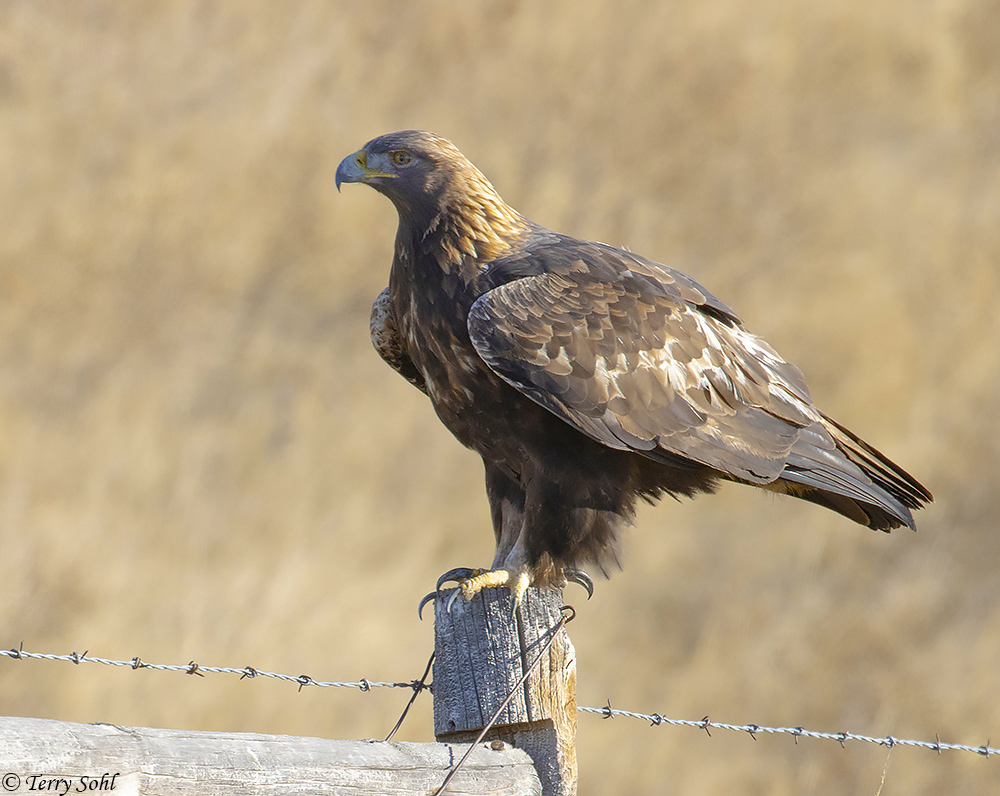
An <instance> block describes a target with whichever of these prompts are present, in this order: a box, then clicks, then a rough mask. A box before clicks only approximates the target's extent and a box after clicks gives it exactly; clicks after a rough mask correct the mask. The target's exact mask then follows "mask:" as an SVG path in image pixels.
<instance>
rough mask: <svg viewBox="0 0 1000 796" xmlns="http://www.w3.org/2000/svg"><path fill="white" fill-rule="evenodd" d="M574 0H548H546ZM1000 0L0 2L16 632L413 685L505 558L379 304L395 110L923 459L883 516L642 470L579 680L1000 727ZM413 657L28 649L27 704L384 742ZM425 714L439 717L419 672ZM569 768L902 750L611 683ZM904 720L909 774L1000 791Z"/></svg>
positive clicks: (995, 735) (3, 491)
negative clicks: (747, 335)
mask: <svg viewBox="0 0 1000 796" xmlns="http://www.w3.org/2000/svg"><path fill="white" fill-rule="evenodd" d="M543 6H544V7H543ZM998 42H1000V4H998V3H997V2H996V1H995V0H991V1H989V2H987V0H939V2H923V1H921V0H918V2H914V0H887V1H886V2H882V3H871V2H863V1H862V0H847V1H846V2H840V3H815V2H811V0H792V1H791V2H789V0H760V1H759V2H755V3H736V2H700V3H695V2H691V3H684V4H681V3H678V2H665V3H659V2H643V3H639V2H628V1H627V0H618V2H614V3H607V4H603V3H600V2H597V0H579V1H577V2H569V1H568V0H566V1H564V2H552V3H546V4H541V3H527V2H514V1H513V0H512V1H511V2H481V3H478V2H477V3H471V2H468V3H464V2H422V3H397V2H390V1H389V0H381V1H380V2H367V3H347V2H341V3H335V2H328V1H326V2H324V1H321V0H316V1H314V2H308V1H306V2H296V3H274V2H269V1H268V0H248V1H247V2H242V3H221V2H195V1H194V0H173V1H168V0H158V1H157V2H134V3H116V2H112V1H111V0H96V1H94V2H83V1H82V0H81V1H80V2H75V1H74V2H51V3H39V2H26V1H22V2H17V1H15V0H6V2H3V3H2V4H0V225H2V226H0V229H2V234H0V646H2V647H8V648H9V647H13V646H17V645H18V644H19V643H20V642H22V641H23V642H24V647H25V649H28V650H34V651H48V652H61V653H67V652H70V651H72V650H75V651H77V652H83V651H84V650H89V651H90V652H91V653H92V654H95V655H102V656H106V657H113V658H131V657H133V656H136V655H139V656H141V657H142V658H143V659H145V660H147V661H155V662H164V663H186V662H187V661H189V660H192V659H194V660H197V661H199V662H200V663H202V664H211V665H230V666H244V665H247V664H250V665H253V666H255V667H257V668H261V669H271V670H276V671H282V672H289V673H292V674H299V673H301V672H306V673H308V674H310V675H312V676H313V677H316V678H317V679H332V680H355V679H358V678H361V677H367V678H369V679H372V680H409V679H413V678H415V677H417V676H419V674H420V671H421V670H422V667H423V664H424V662H425V661H426V658H427V656H428V654H429V653H430V650H431V644H432V629H431V626H430V623H429V622H425V623H423V624H421V623H419V622H418V621H417V618H416V604H417V601H418V599H419V598H420V596H421V595H423V594H424V593H425V592H426V591H427V590H428V589H429V588H430V587H431V586H432V584H433V582H434V580H435V579H436V577H437V575H438V574H439V573H441V572H442V571H444V570H445V569H446V568H449V567H452V566H456V565H477V564H484V563H488V562H489V560H490V559H491V557H492V534H491V532H490V530H489V520H488V514H487V507H486V500H485V496H484V492H483V487H482V484H481V469H480V464H479V461H478V459H477V458H476V457H475V456H474V455H473V454H471V453H469V452H468V451H465V450H464V449H462V448H461V447H460V446H459V445H458V444H457V443H456V442H455V441H454V440H452V439H451V437H450V436H449V435H448V434H447V432H446V431H445V430H444V429H443V428H442V427H441V426H440V425H439V423H438V421H437V420H436V418H435V417H434V416H433V413H432V411H431V409H430V406H429V405H428V403H427V402H426V400H425V399H424V398H423V396H421V395H420V394H419V393H417V391H416V390H414V389H413V388H411V387H410V386H409V385H408V384H406V383H405V382H404V381H403V380H402V379H401V378H399V377H398V376H397V375H396V374H394V373H393V372H392V371H391V370H390V369H389V368H388V367H386V366H385V365H384V364H383V363H382V362H381V361H380V360H379V359H378V357H377V355H376V354H375V353H374V351H373V350H372V348H371V345H370V343H369V341H368V311H369V307H370V303H371V301H372V299H373V298H374V297H375V295H376V294H377V293H378V291H379V290H380V289H381V288H382V287H383V286H384V285H385V283H386V279H387V274H388V267H389V262H390V257H391V250H392V240H393V234H394V231H395V223H396V222H395V214H394V211H393V210H392V207H391V205H390V204H389V203H388V202H387V201H386V200H385V199H384V198H382V197H380V196H378V195H377V194H375V192H373V191H371V190H369V189H366V188H361V187H357V186H347V187H345V190H344V193H343V195H338V194H337V192H336V190H335V189H334V172H335V170H336V167H337V164H338V162H339V161H340V159H341V158H342V157H344V156H345V155H347V154H349V153H350V152H353V151H354V150H356V149H357V148H358V147H360V146H361V145H362V144H364V143H365V141H367V140H368V139H370V138H372V137H373V136H375V135H378V134H380V133H384V132H388V131H390V130H396V129H402V128H409V127H416V128H424V129H430V130H433V131H435V132H438V133H440V134H442V135H445V136H447V137H449V138H451V139H452V140H454V141H455V142H456V143H457V145H458V146H459V147H460V148H461V149H462V150H463V151H464V152H465V153H466V154H467V155H468V156H469V157H470V158H471V159H472V160H473V161H474V162H475V163H476V164H477V165H478V166H479V167H480V168H481V169H482V170H483V171H484V172H485V173H486V174H487V176H488V177H490V178H491V179H492V180H493V182H494V184H495V185H496V187H497V188H498V189H499V191H500V192H501V194H502V195H503V196H504V197H505V198H506V199H507V201H508V202H510V203H511V204H512V205H513V206H515V207H516V208H518V209H519V210H521V211H522V212H523V213H524V214H525V215H527V216H528V217H530V218H532V219H534V220H536V221H538V222H540V223H543V224H545V225H547V226H549V227H552V228H555V229H558V230H560V231H563V232H567V233H570V234H573V235H577V236H581V237H585V238H591V239H598V240H603V241H607V242H610V243H614V244H618V245H625V246H628V247H629V248H630V249H632V250H633V251H637V252H639V253H642V254H645V255H647V256H650V257H653V258H655V259H659V260H662V261H664V262H667V263H669V264H671V265H674V266H676V267H679V268H681V269H682V270H685V271H687V272H688V273H691V274H692V275H693V276H695V278H697V279H698V280H699V281H701V282H702V283H703V284H705V285H706V286H708V287H709V289H711V290H712V291H713V292H715V293H716V294H717V295H719V296H720V298H722V299H723V300H724V301H726V302H727V303H729V304H730V305H732V306H734V307H735V309H736V310H737V311H738V312H739V313H740V314H741V315H742V316H743V318H744V320H745V321H746V323H747V325H748V326H749V328H750V329H752V330H753V331H755V332H757V333H759V334H761V335H763V336H764V337H765V338H766V339H768V340H769V341H770V342H771V343H772V344H773V345H774V346H775V347H776V348H777V349H778V350H779V351H780V352H782V354H784V356H786V357H787V358H789V359H791V360H792V361H794V362H796V363H797V364H798V365H800V366H801V367H802V368H803V370H804V371H805V373H806V375H807V378H808V379H809V382H810V385H811V387H812V390H813V394H814V397H815V398H816V400H817V402H818V403H819V404H820V405H821V406H822V407H823V408H824V409H825V410H826V411H827V412H828V413H829V414H831V415H833V416H834V417H836V418H837V419H839V420H841V421H842V422H844V423H845V424H846V425H848V426H849V427H850V428H852V429H853V430H855V431H856V432H858V433H859V434H862V435H863V436H865V437H866V438H868V439H869V440H871V441H872V442H873V443H874V444H875V445H876V446H877V447H879V448H881V449H883V450H884V451H885V452H887V453H888V454H890V455H891V456H892V457H893V458H894V459H896V460H897V461H899V462H900V463H901V464H902V465H903V466H904V467H906V468H907V469H908V470H910V471H911V472H912V473H913V474H914V475H916V476H917V477H918V478H919V479H920V480H922V481H923V482H924V483H926V484H927V485H928V487H929V488H930V489H931V490H932V491H933V492H934V493H935V495H936V497H937V502H936V503H935V504H934V505H933V506H932V507H931V508H930V509H929V510H927V511H924V512H921V513H920V515H919V516H918V524H919V526H920V530H919V533H917V534H911V533H909V532H898V531H897V532H896V533H893V534H892V535H889V536H886V535H882V534H876V533H872V532H869V531H867V530H865V529H863V528H860V527H858V526H855V525H853V524H851V523H849V522H848V521H846V520H844V519H842V518H840V517H838V516H836V515H834V514H831V513H828V512H824V511H822V510H821V509H818V508H816V507H813V506H810V505H807V504H801V503H798V502H793V501H790V500H781V499H778V498H773V497H768V496H766V495H764V494H762V493H760V492H757V491H754V490H749V489H745V488H739V487H736V486H731V487H728V488H724V489H723V490H722V492H721V494H720V495H719V496H717V497H714V498H703V499H700V500H698V501H696V502H686V503H683V504H674V503H673V502H672V501H668V502H666V503H664V504H661V505H660V506H658V507H656V508H654V509H649V510H644V511H643V512H642V514H641V516H640V520H639V523H638V527H637V528H636V529H634V530H632V531H630V532H628V534H627V538H626V545H625V556H624V560H625V571H624V572H623V573H621V574H618V575H616V576H615V577H614V578H613V579H612V580H610V581H608V582H604V581H602V582H600V583H598V589H597V594H596V596H595V597H594V599H593V600H592V601H591V602H589V603H584V601H583V595H582V593H581V592H579V591H577V590H575V587H573V590H571V591H569V592H567V599H568V600H569V601H571V602H573V603H574V604H575V605H576V606H577V608H578V609H579V617H578V619H577V621H576V622H575V623H574V624H573V626H572V637H573V640H574V642H575V644H576V646H577V652H578V657H579V701H580V704H582V705H592V706H600V705H603V704H604V703H605V701H606V700H608V699H610V700H611V702H612V704H613V705H614V706H616V707H621V708H627V709H633V710H638V711H644V712H653V711H659V712H661V713H663V714H664V715H669V716H672V717H678V718H692V719H699V718H701V717H702V716H704V715H706V714H708V715H709V716H711V717H712V718H713V719H716V720H719V721H730V722H738V723H742V722H755V723H758V724H777V725H782V726H796V725H803V726H805V727H808V728H810V729H817V730H827V731H833V732H836V731H840V730H850V731H854V732H859V733H868V734H872V735H886V734H893V735H896V736H900V737H911V738H921V739H933V738H934V736H935V734H936V733H937V734H940V737H941V739H942V740H943V741H951V742H960V743H969V744H974V745H979V744H982V743H985V742H986V741H987V738H992V740H993V745H994V746H995V745H997V741H998V740H1000V677H998V672H1000V533H998V529H997V524H998V515H1000V490H998V488H997V477H998V476H997V474H998V472H1000V443H998V438H1000V421H998V417H1000V414H998V408H1000V356H998V351H1000V314H998V312H997V310H996V301H997V298H998V296H1000V269H998V265H1000V46H998ZM407 695H408V694H407V692H402V691H389V690H380V691H375V692H373V693H369V694H361V693H359V692H356V691H353V690H352V691H343V690H334V689H325V690H318V689H312V690H310V689H306V690H305V691H303V692H302V693H296V690H295V687H294V686H291V685H288V684H284V683H276V682H272V681H262V680H255V681H253V682H246V681H244V682H238V681H237V680H236V678H227V677H223V676H214V677H208V678H205V679H201V678H195V677H186V676H184V675H169V674H157V673H153V672H141V671H140V672H131V671H128V670H120V669H105V668H103V667H98V666H81V667H71V666H67V665H66V664H61V663H43V662H17V661H12V660H9V659H0V714H8V715H25V716H37V717H50V718H57V719H65V720H72V721H105V722H113V723H117V724H137V725H148V726H165V727H184V728H191V729H201V728H205V729H209V728H211V729H220V730H246V731H258V732H268V733H291V734H298V735H322V736H327V737H347V738H366V737H381V736H383V735H384V734H385V733H386V732H387V731H388V729H389V728H390V727H391V725H392V723H393V721H394V720H395V718H396V716H397V715H398V713H399V711H400V710H401V708H402V706H403V704H404V702H405V700H406V698H407ZM418 705H419V706H418V709H417V711H416V713H415V715H413V716H412V717H411V718H410V719H409V720H408V722H407V724H406V725H405V727H404V730H403V734H402V736H401V737H403V738H405V739H411V740H429V739H430V738H431V735H432V733H431V721H430V699H429V698H427V697H424V698H423V699H422V700H421V701H420V703H418ZM579 755H580V775H581V793H582V794H604V793H634V794H653V793H699V794H729V793H744V794H874V793H875V792H876V791H877V790H878V788H879V782H880V779H881V777H882V773H883V768H884V766H885V764H886V757H887V753H886V750H885V749H881V748H877V747H868V746H861V745H855V744H849V745H848V746H847V748H846V749H841V748H840V747H839V746H838V745H837V744H836V743H832V742H821V741H807V740H801V741H800V742H799V743H798V744H797V745H796V744H795V743H793V739H792V738H789V737H787V736H783V737H772V736H761V737H759V739H758V740H757V741H756V742H754V741H753V740H751V739H750V738H748V737H746V736H742V735H731V734H727V733H723V732H721V731H720V732H716V733H714V737H712V738H708V737H706V736H705V734H704V733H701V732H699V731H692V730H685V729H668V728H662V727H661V728H658V729H647V728H646V727H645V726H644V725H642V724H641V723H639V722H630V721H628V720H626V719H618V720H615V721H602V720H600V719H598V718H596V717H593V716H581V718H580V727H579ZM997 789H1000V773H998V772H997V764H996V762H988V761H985V760H983V759H981V758H978V757H976V756H974V755H970V754H964V753H955V752H953V753H946V754H943V755H941V756H938V755H936V754H934V753H932V752H925V751H920V750H911V749H906V748H901V747H897V748H896V749H894V750H892V752H891V754H890V755H889V761H888V769H887V772H886V779H885V784H884V786H883V787H882V791H881V793H882V794H883V796H890V795H891V794H940V793H960V792H961V793H992V792H997Z"/></svg>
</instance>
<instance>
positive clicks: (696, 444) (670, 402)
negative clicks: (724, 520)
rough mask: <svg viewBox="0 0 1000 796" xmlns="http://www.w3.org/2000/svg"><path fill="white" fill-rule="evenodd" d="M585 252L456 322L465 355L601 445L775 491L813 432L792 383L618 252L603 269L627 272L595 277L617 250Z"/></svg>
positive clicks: (707, 306) (647, 267)
mask: <svg viewBox="0 0 1000 796" xmlns="http://www.w3.org/2000/svg"><path fill="white" fill-rule="evenodd" d="M598 251H599V254H600V255H601V256H602V259H603V260H605V261H601V262H597V263H592V262H588V259H587V258H584V259H577V260H574V261H572V262H567V263H566V264H565V265H564V266H563V267H559V268H553V267H552V266H551V265H548V266H547V270H546V271H545V272H544V273H540V274H536V275H533V276H527V277H524V278H521V279H517V280H516V281H512V282H509V283H507V284H504V285H501V286H499V287H496V288H494V289H493V290H490V291H489V292H487V293H485V294H484V295H482V296H481V297H480V298H479V299H478V300H477V301H476V302H475V304H474V305H473V307H472V310H471V312H470V314H469V322H468V323H469V333H470V337H471V339H472V342H473V345H474V346H475V347H476V350H477V352H478V353H479V355H480V356H481V357H482V358H483V360H484V361H485V362H486V363H487V364H488V365H489V367H490V368H491V369H492V370H493V371H495V372H496V373H497V374H498V375H499V376H501V377H502V378H503V379H504V380H505V381H507V382H508V383H509V384H511V385H513V386H514V387H515V388H517V389H518V390H520V391H521V392H523V393H524V394H525V395H527V396H529V397H530V398H532V399H533V400H534V401H536V402H537V403H539V404H541V405H542V406H544V407H545V408H547V409H549V410H550V411H552V412H554V413H555V414H557V415H558V416H560V417H562V418H563V419H565V420H566V421H567V422H569V423H570V424H572V425H573V426H575V427H576V428H578V429H579V430H580V431H582V432H584V433H585V434H587V435H589V436H590V437H592V438H593V439H595V440H597V441H599V442H601V443H603V444H605V445H608V446H610V447H613V448H618V449H623V450H635V451H637V452H640V453H642V454H644V455H646V456H649V457H650V458H653V459H662V460H664V461H667V462H669V463H672V464H677V463H678V458H677V457H681V459H690V460H693V461H695V462H699V463H701V464H705V465H708V466H710V467H713V468H715V469H717V470H720V471H722V472H723V473H727V474H729V475H730V476H731V477H734V478H738V479H743V480H746V481H750V482H752V483H757V484H766V483H769V482H771V481H773V480H775V479H776V478H778V476H779V475H781V473H782V470H783V469H784V467H785V461H786V458H787V456H788V455H789V452H790V451H791V450H792V448H793V446H794V445H795V443H796V440H797V439H798V437H799V432H800V429H802V428H804V427H808V426H812V425H813V424H814V423H816V422H817V421H819V419H820V418H821V415H820V413H819V412H818V411H817V410H816V409H815V408H814V407H813V406H812V403H811V401H810V398H809V393H808V390H807V389H806V386H805V383H804V381H803V378H802V374H801V373H800V372H799V370H798V369H797V368H795V367H794V366H793V365H790V364H788V363H787V362H785V361H784V360H782V359H781V358H780V357H779V356H778V354H777V353H775V351H774V350H773V349H772V348H771V347H770V346H768V345H767V344H766V343H764V342H763V341H762V340H760V339H759V338H757V337H754V336H753V335H751V334H749V333H748V332H746V331H745V330H744V329H743V328H742V327H741V326H740V325H739V323H738V322H737V321H736V319H735V317H733V316H730V315H728V314H726V313H725V312H724V311H723V310H724V309H725V307H724V305H722V304H721V303H713V302H716V301H717V300H715V299H714V298H713V297H711V296H710V295H709V294H707V293H706V294H705V295H704V296H702V295H701V294H700V293H698V291H697V290H696V288H697V287H698V286H697V285H696V283H693V282H691V283H690V285H689V284H686V283H677V282H676V281H673V280H671V279H670V276H671V275H672V273H673V272H672V271H670V269H667V268H666V266H659V265H658V264H654V263H649V262H648V261H644V260H641V259H639V258H634V257H633V256H631V255H629V254H628V253H626V252H620V253H618V255H617V259H618V260H619V263H616V265H619V264H620V263H621V262H626V263H627V264H628V267H620V268H615V269H609V268H608V267H607V265H608V264H607V262H606V259H607V257H608V256H609V254H608V252H609V251H610V252H617V250H613V249H610V247H601V249H600V250H598ZM631 259H635V260H636V262H635V263H632V262H631V261H630V260H631ZM654 269H662V270H660V271H659V272H657V271H656V270H654ZM691 285H693V286H694V288H692V287H691ZM699 296H701V298H702V300H701V301H699ZM720 307H721V308H722V310H720V309H719V308H720ZM831 442H832V441H831Z"/></svg>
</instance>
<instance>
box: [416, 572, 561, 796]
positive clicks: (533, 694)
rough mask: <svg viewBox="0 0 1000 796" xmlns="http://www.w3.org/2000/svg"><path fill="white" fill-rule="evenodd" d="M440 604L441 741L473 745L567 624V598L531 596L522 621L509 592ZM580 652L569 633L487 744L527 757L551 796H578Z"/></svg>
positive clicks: (437, 695)
mask: <svg viewBox="0 0 1000 796" xmlns="http://www.w3.org/2000/svg"><path fill="white" fill-rule="evenodd" d="M446 602H447V600H442V599H439V600H437V601H436V604H435V650H436V653H437V654H436V657H435V661H434V734H435V736H436V737H437V739H438V740H439V741H448V742H471V741H473V740H475V738H476V736H477V735H478V734H479V732H480V730H481V729H482V728H483V727H484V726H486V724H487V723H488V722H489V720H490V718H491V717H492V715H493V714H494V713H495V712H496V710H497V708H498V707H499V705H500V704H501V703H502V702H503V700H504V698H505V697H506V696H507V694H508V693H510V692H511V691H512V690H514V688H515V686H516V684H517V681H518V680H519V679H520V678H521V675H522V674H523V672H524V670H525V667H528V666H531V665H532V664H533V663H534V661H535V659H536V658H538V656H539V653H540V652H541V650H542V647H543V646H544V645H545V642H546V641H547V640H548V639H549V636H550V634H551V632H552V629H553V628H554V627H555V626H556V625H557V624H558V623H559V620H560V619H561V618H562V614H561V613H560V610H559V609H560V607H561V606H562V592H561V591H554V590H551V589H534V588H532V589H528V591H527V592H526V593H525V596H524V599H523V600H522V602H521V605H520V606H519V607H518V609H517V612H516V614H514V611H513V604H512V601H511V597H510V592H509V591H508V590H507V589H485V590H483V591H482V592H480V593H479V594H477V595H476V596H475V597H474V598H473V599H472V600H471V601H469V602H466V601H464V600H461V599H459V600H456V601H455V603H454V605H453V606H452V609H451V611H450V612H449V611H448V610H447V608H446ZM576 719H577V711H576V653H575V651H574V649H573V645H572V643H571V642H570V640H569V635H568V634H567V633H566V630H565V628H564V629H562V630H560V631H559V633H558V634H557V636H556V638H555V640H554V641H553V643H552V644H551V646H550V647H549V649H548V651H547V652H546V653H545V654H544V655H542V657H541V660H540V661H539V662H538V665H537V666H535V667H533V669H532V671H531V673H530V674H529V676H528V679H527V680H526V681H525V683H524V685H523V686H521V687H520V688H518V689H516V692H515V696H514V698H513V699H511V701H510V703H509V704H508V705H507V706H506V707H505V708H504V710H503V712H502V713H501V714H500V717H499V718H498V720H497V723H496V724H495V725H494V726H493V728H492V729H491V730H490V732H489V733H488V734H487V736H486V738H487V739H488V740H490V739H499V740H502V741H504V742H505V743H508V744H511V745H513V746H516V747H518V748H521V749H523V750H525V751H526V752H527V753H528V754H529V755H530V757H531V759H532V760H533V762H534V764H535V768H536V770H537V771H538V775H539V778H540V779H541V782H542V787H543V793H544V794H546V796H548V795H549V794H553V796H554V795H555V794H559V795H560V796H568V794H575V793H576V785H577V764H576Z"/></svg>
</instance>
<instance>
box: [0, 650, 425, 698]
mask: <svg viewBox="0 0 1000 796" xmlns="http://www.w3.org/2000/svg"><path fill="white" fill-rule="evenodd" d="M88 653H89V651H85V652H82V653H77V652H71V653H70V654H69V655H53V654H52V653H48V652H28V651H27V650H25V649H23V648H21V647H18V648H17V649H9V650H0V655H6V656H7V657H8V658H14V659H16V660H20V659H24V658H29V659H30V658H34V659H40V660H46V661H69V662H70V663H75V664H81V663H101V664H103V665H105V666H126V667H128V668H130V669H153V670H155V671H163V672H184V673H185V674H194V675H197V676H199V677H204V676H205V674H206V673H210V674H238V675H239V676H240V679H241V680H242V679H244V678H254V677H271V678H273V679H275V680H285V681H287V682H290V683H297V684H298V686H299V691H301V690H302V689H303V688H305V687H306V686H307V685H308V686H316V687H317V688H360V689H361V690H362V691H370V690H371V689H372V688H415V687H417V684H418V681H416V680H412V681H410V682H407V683H385V682H376V681H372V680H369V679H367V678H365V677H362V678H361V679H360V680H356V681H353V682H333V681H330V682H328V681H323V680H315V679H313V678H312V677H310V676H309V675H308V674H300V675H297V676H296V675H291V674H280V673H279V672H265V671H263V670H262V669H255V668H254V667H253V666H244V667H243V668H236V667H232V666H202V665H201V664H199V663H196V662H195V661H191V662H190V663H184V664H176V663H147V662H146V661H144V660H143V659H142V658H140V657H138V656H136V657H135V658H132V659H131V660H128V661H116V660H112V659H110V658H98V657H96V656H94V655H90V654H88Z"/></svg>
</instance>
